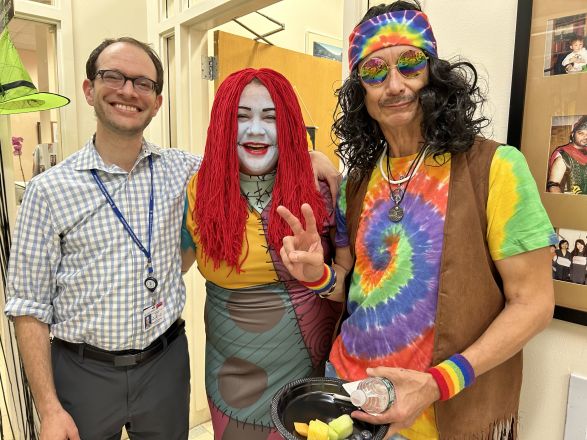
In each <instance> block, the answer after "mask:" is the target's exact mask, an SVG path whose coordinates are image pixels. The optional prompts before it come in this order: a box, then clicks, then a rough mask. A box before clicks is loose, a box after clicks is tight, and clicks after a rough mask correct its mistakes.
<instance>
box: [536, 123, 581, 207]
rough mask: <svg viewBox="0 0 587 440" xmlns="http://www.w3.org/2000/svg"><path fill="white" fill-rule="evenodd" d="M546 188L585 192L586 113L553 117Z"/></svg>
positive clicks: (558, 190)
mask: <svg viewBox="0 0 587 440" xmlns="http://www.w3.org/2000/svg"><path fill="white" fill-rule="evenodd" d="M546 191H548V192H551V193H569V194H581V195H587V115H576V116H553V118H552V125H551V130H550V155H549V159H548V176H547V179H546Z"/></svg>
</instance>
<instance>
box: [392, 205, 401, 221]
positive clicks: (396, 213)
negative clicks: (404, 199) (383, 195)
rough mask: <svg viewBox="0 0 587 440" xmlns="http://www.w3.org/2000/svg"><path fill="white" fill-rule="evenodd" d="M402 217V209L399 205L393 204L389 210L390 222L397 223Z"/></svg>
mask: <svg viewBox="0 0 587 440" xmlns="http://www.w3.org/2000/svg"><path fill="white" fill-rule="evenodd" d="M402 218H404V210H403V209H402V208H401V206H399V205H395V206H394V207H393V208H391V209H390V210H389V219H390V220H391V221H392V222H394V223H397V222H399V221H400V220H401V219H402Z"/></svg>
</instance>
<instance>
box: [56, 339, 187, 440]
mask: <svg viewBox="0 0 587 440" xmlns="http://www.w3.org/2000/svg"><path fill="white" fill-rule="evenodd" d="M51 356H52V364H53V377H54V380H55V387H56V389H57V395H58V397H59V400H60V402H61V404H62V405H63V408H64V409H65V410H66V411H67V412H68V413H69V414H71V416H72V417H73V420H74V421H75V423H76V425H77V428H78V430H79V433H80V436H81V439H82V440H110V439H112V440H114V439H116V440H119V439H120V436H121V433H122V427H123V426H125V427H126V430H127V432H128V435H129V437H130V438H131V439H132V440H180V439H181V440H183V439H187V438H188V431H189V420H188V419H189V401H190V365H189V354H188V347H187V339H186V336H185V334H182V335H180V336H178V337H177V339H175V340H174V341H173V342H172V343H171V344H169V346H168V347H167V348H166V349H165V350H163V351H162V352H161V353H160V354H158V355H157V356H155V357H154V358H153V359H151V360H150V361H148V362H145V363H143V364H139V365H136V366H133V367H114V366H112V365H109V364H107V363H104V362H100V361H96V360H93V359H88V358H81V357H80V356H79V354H76V353H74V352H72V351H70V350H68V349H67V348H64V347H62V346H60V345H58V344H52V346H51Z"/></svg>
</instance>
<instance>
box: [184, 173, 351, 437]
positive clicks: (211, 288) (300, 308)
mask: <svg viewBox="0 0 587 440" xmlns="http://www.w3.org/2000/svg"><path fill="white" fill-rule="evenodd" d="M196 179H197V175H196V176H194V177H193V178H192V180H191V181H190V183H189V185H188V188H187V200H186V215H185V219H184V231H183V235H182V248H184V249H185V248H186V247H187V246H192V247H195V250H196V258H197V264H198V268H199V270H200V272H201V273H202V275H203V276H204V278H206V308H205V323H206V393H207V395H208V402H209V406H210V411H211V414H212V424H213V427H214V438H215V439H217V440H219V439H223V440H242V439H247V440H265V439H270V440H273V439H281V438H282V437H281V436H280V435H279V434H278V433H277V432H276V430H275V429H274V428H273V425H272V422H271V418H270V404H271V399H272V397H273V395H274V394H275V393H276V392H277V391H278V390H279V389H280V388H281V387H282V386H283V385H285V384H286V383H287V382H290V381H292V380H296V379H301V378H305V377H311V376H322V375H323V370H324V363H325V360H326V359H327V357H328V353H329V350H330V347H331V343H332V340H333V335H334V330H335V327H336V324H337V322H338V319H339V317H340V315H341V312H342V304H340V303H335V302H333V301H330V300H327V299H322V298H320V297H318V295H316V294H314V293H313V292H311V291H310V290H308V289H306V288H305V287H304V286H302V285H301V284H299V283H298V282H297V281H296V280H295V279H294V278H293V277H292V276H291V275H290V274H289V272H288V271H287V269H286V268H285V267H284V266H283V263H282V262H281V259H280V257H279V252H278V251H279V250H276V249H273V247H271V246H269V245H268V243H267V239H266V233H267V224H268V214H269V211H270V207H271V205H270V203H271V202H269V204H267V205H265V207H264V208H263V209H262V211H261V212H260V213H259V212H257V211H256V210H255V209H253V208H250V209H249V215H248V218H247V222H246V233H245V237H243V247H242V254H241V261H242V259H243V258H244V257H245V255H246V259H245V260H244V263H243V265H242V271H241V272H240V273H237V272H236V270H235V269H234V268H232V267H227V266H226V264H224V263H222V264H221V265H220V267H219V268H217V269H214V263H213V262H212V261H211V260H209V261H206V260H205V257H204V256H203V254H202V249H201V246H200V244H199V241H198V237H197V236H195V235H194V228H195V223H194V221H193V219H192V212H193V208H194V204H195V197H196ZM242 179H243V176H241V181H242ZM241 187H242V185H241ZM322 194H323V195H324V196H325V203H326V204H327V205H326V206H328V209H329V211H330V212H332V205H331V203H330V201H329V200H330V198H329V197H330V196H329V192H328V189H327V188H323V191H322ZM249 200H251V199H250V198H249ZM215 203H216V202H215ZM332 217H333V216H332V215H331V216H330V218H332ZM331 223H333V220H332V222H331ZM330 226H331V224H328V225H325V227H324V231H323V235H322V246H323V247H324V250H325V261H327V262H328V261H329V260H330V258H331V257H330V253H331V249H332V244H331V240H330V236H329V229H330Z"/></svg>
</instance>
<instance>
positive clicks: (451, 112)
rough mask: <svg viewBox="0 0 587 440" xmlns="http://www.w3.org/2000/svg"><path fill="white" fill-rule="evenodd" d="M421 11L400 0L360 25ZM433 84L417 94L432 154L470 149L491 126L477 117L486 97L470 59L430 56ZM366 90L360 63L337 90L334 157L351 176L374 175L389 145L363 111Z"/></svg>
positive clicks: (377, 9)
mask: <svg viewBox="0 0 587 440" xmlns="http://www.w3.org/2000/svg"><path fill="white" fill-rule="evenodd" d="M403 10H417V11H421V10H422V9H421V7H420V3H419V2H418V0H412V1H403V0H399V1H396V2H394V3H392V4H389V5H384V4H381V5H378V6H373V7H371V8H370V9H369V10H368V11H367V13H366V14H365V16H364V17H363V19H362V20H361V22H360V23H363V22H365V21H367V20H369V19H371V18H373V17H376V16H378V15H381V14H385V13H386V12H392V11H403ZM425 53H426V55H427V56H428V60H429V62H428V66H429V75H428V76H429V81H428V84H427V85H426V86H425V87H424V88H422V90H421V91H420V94H419V101H420V106H421V107H422V111H423V118H422V126H421V128H422V136H423V138H424V143H425V144H426V145H428V148H429V151H430V152H431V153H432V154H434V155H440V154H443V153H445V152H450V153H451V154H455V153H459V152H463V151H467V150H468V149H469V148H470V147H471V145H472V144H473V141H474V139H475V136H476V135H478V134H479V133H480V132H481V130H482V129H483V128H485V127H486V126H487V125H488V124H489V120H488V119H487V118H485V117H483V116H478V115H476V110H477V108H478V107H480V106H482V105H483V103H484V102H485V97H484V96H483V94H482V93H481V91H480V90H479V87H478V86H477V71H476V69H475V67H473V65H472V64H471V63H469V62H467V61H458V62H455V63H451V62H449V61H445V60H441V59H440V58H437V57H435V56H433V55H432V54H430V53H428V52H426V51H425ZM365 93H366V92H365V88H364V87H363V85H362V84H361V81H360V79H359V75H358V65H357V66H355V67H354V68H353V69H352V71H351V72H350V75H349V78H347V79H346V80H345V82H344V83H343V85H342V87H340V88H339V89H338V90H337V91H336V95H337V98H338V103H337V106H336V109H335V112H334V119H335V121H334V124H333V126H332V138H333V141H334V143H335V144H336V145H337V146H338V149H337V150H336V154H337V155H338V156H339V157H340V158H341V159H342V161H343V162H344V164H345V166H346V167H347V169H348V172H349V173H351V172H358V173H360V174H363V173H370V172H371V171H372V170H373V168H374V167H375V165H376V162H377V160H378V159H379V157H380V156H381V154H382V152H383V149H384V148H385V146H386V140H385V137H384V136H383V132H382V131H381V129H380V128H379V124H378V123H377V121H375V120H374V119H372V118H371V116H370V115H369V113H368V112H367V108H366V107H365Z"/></svg>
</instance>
